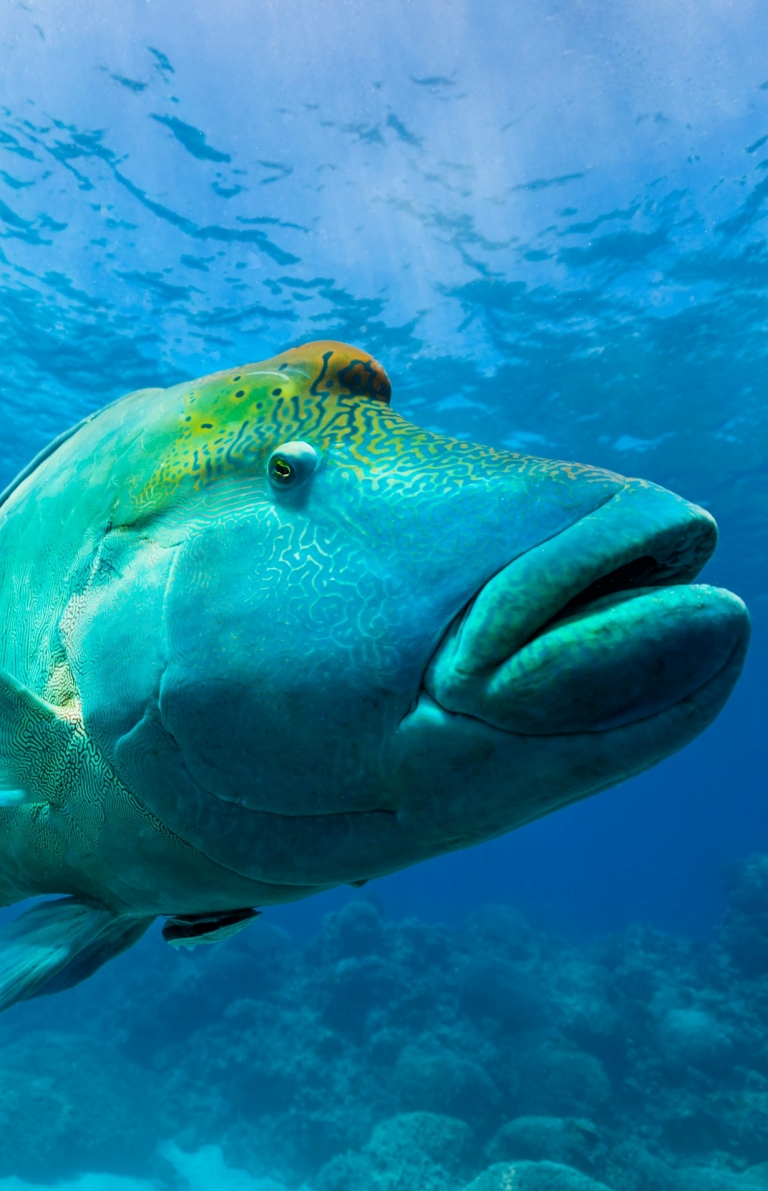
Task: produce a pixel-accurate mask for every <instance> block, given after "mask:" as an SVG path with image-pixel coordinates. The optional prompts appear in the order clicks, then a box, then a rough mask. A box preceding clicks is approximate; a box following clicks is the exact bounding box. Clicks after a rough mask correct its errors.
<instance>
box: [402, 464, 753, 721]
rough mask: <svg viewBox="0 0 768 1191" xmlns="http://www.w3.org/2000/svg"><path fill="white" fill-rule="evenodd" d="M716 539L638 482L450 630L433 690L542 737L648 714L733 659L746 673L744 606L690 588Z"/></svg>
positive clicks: (516, 571)
mask: <svg viewBox="0 0 768 1191" xmlns="http://www.w3.org/2000/svg"><path fill="white" fill-rule="evenodd" d="M716 539H717V530H716V526H715V523H714V521H713V520H712V518H711V517H710V516H709V514H708V513H706V512H705V511H704V510H703V509H699V508H697V507H696V506H695V505H691V504H689V503H688V502H687V501H684V500H681V499H680V498H679V497H676V496H673V495H672V494H671V493H669V492H666V491H664V490H663V489H660V488H656V487H655V486H654V485H646V484H642V483H641V482H639V481H630V482H629V483H628V484H627V486H626V488H624V489H622V490H621V492H619V493H617V495H616V496H614V497H613V498H612V499H611V500H610V501H609V502H608V503H607V504H605V505H603V506H602V507H601V508H600V509H598V510H596V512H594V513H592V514H590V515H589V516H587V517H585V518H583V519H582V520H581V521H580V522H578V523H577V524H576V525H574V526H572V527H571V528H570V529H568V530H565V531H564V532H563V533H561V534H559V535H558V536H557V537H555V538H553V539H551V540H549V541H547V542H544V543H542V544H541V545H540V546H537V547H536V548H535V549H533V550H531V551H529V552H528V553H527V554H525V555H523V556H522V557H521V558H518V559H516V560H515V561H514V562H512V563H510V564H509V566H507V567H505V568H504V570H502V571H500V572H499V573H498V574H497V575H496V576H495V577H494V578H493V579H491V580H490V582H488V583H487V584H485V586H484V587H483V588H482V589H481V590H480V591H479V592H478V593H477V595H476V596H475V597H474V598H473V599H472V600H471V601H470V603H469V604H468V606H467V608H466V609H465V610H464V611H463V613H462V614H461V615H460V616H459V617H458V618H457V619H456V620H455V621H454V623H453V624H452V625H451V626H450V628H449V630H448V632H447V633H446V635H445V637H444V639H443V641H442V643H441V645H440V647H439V648H438V650H437V652H436V654H435V657H434V658H433V660H432V662H431V664H430V666H429V668H428V671H427V674H426V676H425V687H426V689H427V690H428V692H429V694H430V695H431V696H432V697H433V698H434V699H435V700H436V701H437V703H439V704H440V705H441V706H442V707H443V708H444V709H445V710H447V711H453V712H459V713H463V714H467V715H472V716H474V717H476V718H480V719H483V720H485V721H486V722H487V723H490V724H493V725H494V726H497V727H500V728H503V729H505V730H507V731H513V732H521V733H526V734H536V735H538V734H552V733H562V732H584V731H605V730H607V729H610V728H612V727H617V726H620V725H622V724H627V723H631V722H634V721H636V720H638V719H643V718H647V717H648V716H651V715H654V714H657V713H658V712H659V711H663V710H664V709H665V708H666V707H670V706H672V705H675V704H677V703H679V702H680V701H681V700H682V699H684V698H686V697H687V696H688V695H690V694H692V693H694V692H695V691H697V690H699V689H701V688H703V687H705V686H706V685H707V683H709V682H710V681H711V680H712V679H713V678H714V677H715V676H717V675H718V674H722V673H723V671H724V670H728V668H729V667H730V668H731V669H732V670H733V671H734V677H733V681H735V678H736V676H737V675H738V670H739V668H740V665H741V660H742V659H743V655H744V652H745V649H746V642H747V638H748V633H749V627H748V617H747V614H746V609H745V608H744V605H743V604H742V603H741V601H740V600H737V598H736V597H735V596H732V595H730V593H728V592H722V591H718V590H717V589H715V588H711V587H690V586H689V584H690V582H691V580H692V579H693V578H695V576H696V575H697V574H698V572H699V571H700V569H701V567H702V566H703V564H704V563H705V562H706V560H707V559H708V558H709V556H710V554H711V553H712V550H713V549H714V546H715V543H716ZM731 685H732V683H731ZM728 689H730V687H729V688H728Z"/></svg>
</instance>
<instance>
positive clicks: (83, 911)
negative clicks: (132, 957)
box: [0, 897, 154, 1011]
mask: <svg viewBox="0 0 768 1191" xmlns="http://www.w3.org/2000/svg"><path fill="white" fill-rule="evenodd" d="M153 921H154V920H153V919H152V918H131V917H127V916H125V915H120V914H115V913H113V912H112V911H111V910H108V909H106V908H100V907H97V906H89V905H85V904H84V903H83V902H81V901H78V900H77V898H74V897H64V898H59V899H57V900H56V901H46V902H39V903H38V904H37V905H36V906H33V907H32V909H31V910H27V912H26V913H25V914H22V915H21V916H20V917H19V918H16V919H15V920H14V921H13V922H10V923H9V924H8V925H7V926H5V927H3V928H2V929H0V1011H2V1010H3V1009H8V1008H9V1006H10V1005H14V1004H15V1003H16V1002H17V1001H26V1000H29V999H30V998H32V997H44V996H48V995H49V994H50V993H56V992H62V991H63V990H64V989H65V988H71V987H72V986H73V985H75V984H79V983H80V981H81V980H85V979H87V977H88V976H91V975H92V974H93V973H94V972H95V971H96V970H97V969H98V968H100V967H101V965H102V964H105V963H106V962H107V960H110V959H113V958H114V957H115V956H116V955H119V954H120V952H121V951H125V950H126V948H128V947H131V946H132V945H133V944H134V943H135V942H136V941H137V940H138V939H140V938H141V936H142V935H143V934H144V931H145V930H146V929H147V928H148V927H149V926H150V925H151V923H152V922H153Z"/></svg>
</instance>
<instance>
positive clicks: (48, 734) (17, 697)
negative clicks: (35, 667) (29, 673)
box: [0, 667, 76, 803]
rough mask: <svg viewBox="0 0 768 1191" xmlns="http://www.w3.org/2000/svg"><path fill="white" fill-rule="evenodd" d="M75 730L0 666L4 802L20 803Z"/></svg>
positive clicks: (0, 753)
mask: <svg viewBox="0 0 768 1191" xmlns="http://www.w3.org/2000/svg"><path fill="white" fill-rule="evenodd" d="M75 730H76V729H75V727H74V725H73V724H72V723H70V721H69V720H68V719H66V718H65V717H64V716H63V715H62V713H61V710H60V708H58V707H54V706H53V704H52V703H46V701H45V699H41V698H40V696H39V695H36V694H35V693H34V691H31V690H30V689H29V687H26V686H25V685H24V683H23V682H19V680H18V679H17V678H14V676H13V675H12V674H9V673H8V671H7V670H4V669H3V668H2V667H0V790H3V791H6V792H8V794H9V796H10V798H9V797H6V799H5V800H4V801H5V802H6V803H8V801H9V800H10V801H11V802H20V801H22V800H23V799H22V791H25V790H28V789H29V787H30V786H32V787H34V786H35V784H36V782H35V778H36V777H37V778H38V779H39V778H41V777H42V775H43V772H44V769H45V766H46V764H50V759H51V757H52V756H59V755H61V753H62V752H63V751H64V750H65V749H66V747H67V745H68V743H69V742H70V741H71V739H72V736H73V733H74V732H75Z"/></svg>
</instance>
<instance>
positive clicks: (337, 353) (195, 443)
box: [128, 340, 392, 516]
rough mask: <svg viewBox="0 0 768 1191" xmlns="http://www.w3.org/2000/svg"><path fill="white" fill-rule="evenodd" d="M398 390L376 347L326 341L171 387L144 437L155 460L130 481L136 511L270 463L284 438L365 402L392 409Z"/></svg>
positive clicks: (323, 425)
mask: <svg viewBox="0 0 768 1191" xmlns="http://www.w3.org/2000/svg"><path fill="white" fill-rule="evenodd" d="M391 388H392V387H391V385H390V382H389V378H388V376H387V374H386V372H385V371H384V369H383V368H382V366H381V364H379V363H378V361H377V360H375V359H374V358H373V356H371V355H370V353H368V352H366V351H361V350H360V349H358V348H355V347H351V346H350V345H349V344H346V343H337V342H335V341H333V340H320V341H319V342H316V343H307V344H304V345H303V346H301V347H295V348H291V349H290V350H289V351H286V352H282V353H281V354H280V355H278V356H273V357H272V359H270V360H264V361H262V362H261V363H258V364H246V365H243V366H242V367H240V368H231V369H227V370H226V371H225V372H218V373H214V374H213V375H212V376H206V377H203V378H202V379H200V380H197V381H192V382H190V383H188V384H183V385H177V386H176V387H175V388H174V389H169V390H166V392H165V394H163V398H162V399H161V400H160V402H159V403H158V404H157V405H155V408H154V411H153V413H152V414H151V415H150V423H151V425H150V427H149V428H148V434H147V435H145V436H144V437H143V450H144V458H145V459H146V460H147V462H148V463H149V467H148V469H140V472H143V474H137V473H136V472H134V474H133V475H132V477H131V482H130V483H129V485H128V486H129V488H130V490H131V497H130V504H131V506H132V510H133V513H134V514H135V515H139V516H141V515H142V513H144V514H147V515H151V514H152V512H154V511H156V510H158V508H160V507H163V506H167V505H168V504H169V503H173V502H174V500H176V499H178V498H179V497H183V495H184V493H185V492H190V491H192V492H195V491H201V490H202V489H203V488H206V487H208V486H209V485H210V484H212V483H215V482H216V481H217V480H220V479H223V478H225V477H227V476H235V475H238V474H243V475H247V474H249V473H253V472H255V471H258V470H260V469H263V467H264V465H265V463H266V458H267V456H268V455H269V453H270V451H271V450H272V449H273V448H274V446H275V445H276V444H277V443H278V442H281V441H287V440H290V439H297V438H302V437H305V436H307V435H313V434H322V433H323V432H324V431H326V430H327V429H328V428H329V427H330V426H331V425H333V424H334V422H335V421H336V420H337V418H338V415H339V411H340V408H342V409H343V408H344V407H346V409H347V411H349V408H350V407H351V406H354V405H356V404H357V403H358V402H362V403H363V404H366V403H367V401H373V402H375V403H376V404H377V405H379V406H380V408H386V407H387V406H388V404H389V399H390V394H391ZM137 506H138V507H137Z"/></svg>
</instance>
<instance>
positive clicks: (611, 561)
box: [428, 480, 717, 702]
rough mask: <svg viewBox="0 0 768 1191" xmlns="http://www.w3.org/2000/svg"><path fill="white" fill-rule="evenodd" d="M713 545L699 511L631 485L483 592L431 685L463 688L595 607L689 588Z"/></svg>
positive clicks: (708, 520)
mask: <svg viewBox="0 0 768 1191" xmlns="http://www.w3.org/2000/svg"><path fill="white" fill-rule="evenodd" d="M716 541H717V528H716V525H715V522H714V520H713V518H712V517H711V516H710V515H709V513H707V512H706V511H705V510H704V509H701V508H699V507H698V506H696V505H692V504H690V503H689V502H688V501H685V500H683V499H682V498H680V497H677V496H674V495H673V494H672V493H671V492H667V491H665V490H664V489H663V488H658V487H656V485H654V484H648V483H645V482H643V481H639V480H630V481H628V482H627V484H626V485H625V487H623V488H621V489H620V490H619V491H618V492H617V493H616V494H615V495H614V496H612V497H611V499H610V500H609V501H607V502H606V503H605V504H603V505H601V506H600V507H599V508H598V509H596V510H595V511H594V512H592V513H589V514H588V515H587V516H585V517H583V518H581V520H579V521H577V522H576V523H575V524H574V525H572V526H570V527H569V528H568V529H566V530H563V531H562V532H561V533H559V534H557V535H556V536H555V537H553V538H550V539H548V540H546V541H544V542H542V543H540V544H539V545H537V546H535V547H534V548H533V549H531V550H529V551H527V552H526V553H525V554H523V555H521V556H519V557H518V558H516V559H515V560H514V561H513V562H511V563H509V564H508V565H507V566H505V567H504V568H503V569H502V570H500V571H499V572H498V573H497V574H496V575H495V576H493V578H492V579H490V580H489V581H488V582H487V583H485V584H484V585H483V587H482V588H481V589H480V590H479V591H478V592H477V594H476V595H475V596H474V597H473V598H472V599H471V600H470V602H469V604H468V605H467V606H466V607H465V609H464V610H463V611H462V612H461V613H460V615H459V616H458V617H457V618H456V619H455V620H454V621H453V623H452V624H451V625H450V627H449V629H448V631H447V633H446V635H445V637H444V638H443V641H442V643H441V645H440V647H439V648H438V651H437V653H436V654H435V657H434V658H433V661H432V663H431V666H430V668H429V671H428V677H431V679H432V680H434V678H435V677H436V674H437V671H438V670H439V676H440V683H439V685H440V687H441V688H442V689H443V690H444V691H445V688H446V684H447V685H448V686H449V687H450V686H453V685H463V683H464V682H465V681H466V680H471V679H472V678H477V677H480V676H481V675H482V674H484V673H486V674H487V673H488V672H490V671H492V670H493V669H495V668H496V667H497V666H499V665H501V664H502V663H503V662H504V661H506V660H507V659H508V658H509V657H511V656H512V654H514V653H515V652H517V650H519V649H521V648H522V647H523V646H524V645H525V644H526V643H527V642H528V641H530V640H531V639H532V638H533V637H535V636H537V635H538V634H539V633H541V632H542V631H546V628H547V627H549V626H550V625H551V624H553V623H555V622H556V621H559V620H561V619H562V618H563V617H565V616H567V615H569V614H571V613H572V612H575V611H576V610H578V609H581V608H583V607H585V606H586V605H587V604H589V603H592V602H593V601H595V600H597V599H601V598H603V597H605V596H608V595H612V594H614V593H620V592H625V591H627V590H631V589H633V588H647V587H655V586H669V585H672V584H677V583H690V582H691V581H692V580H693V579H694V578H695V577H696V575H697V574H698V573H699V571H700V570H701V568H702V566H703V565H704V563H705V562H706V561H707V559H708V558H709V557H710V555H711V554H712V551H713V550H714V548H715V544H716ZM430 685H432V683H430ZM445 693H447V692H445ZM439 701H441V702H442V699H441V700H439Z"/></svg>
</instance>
